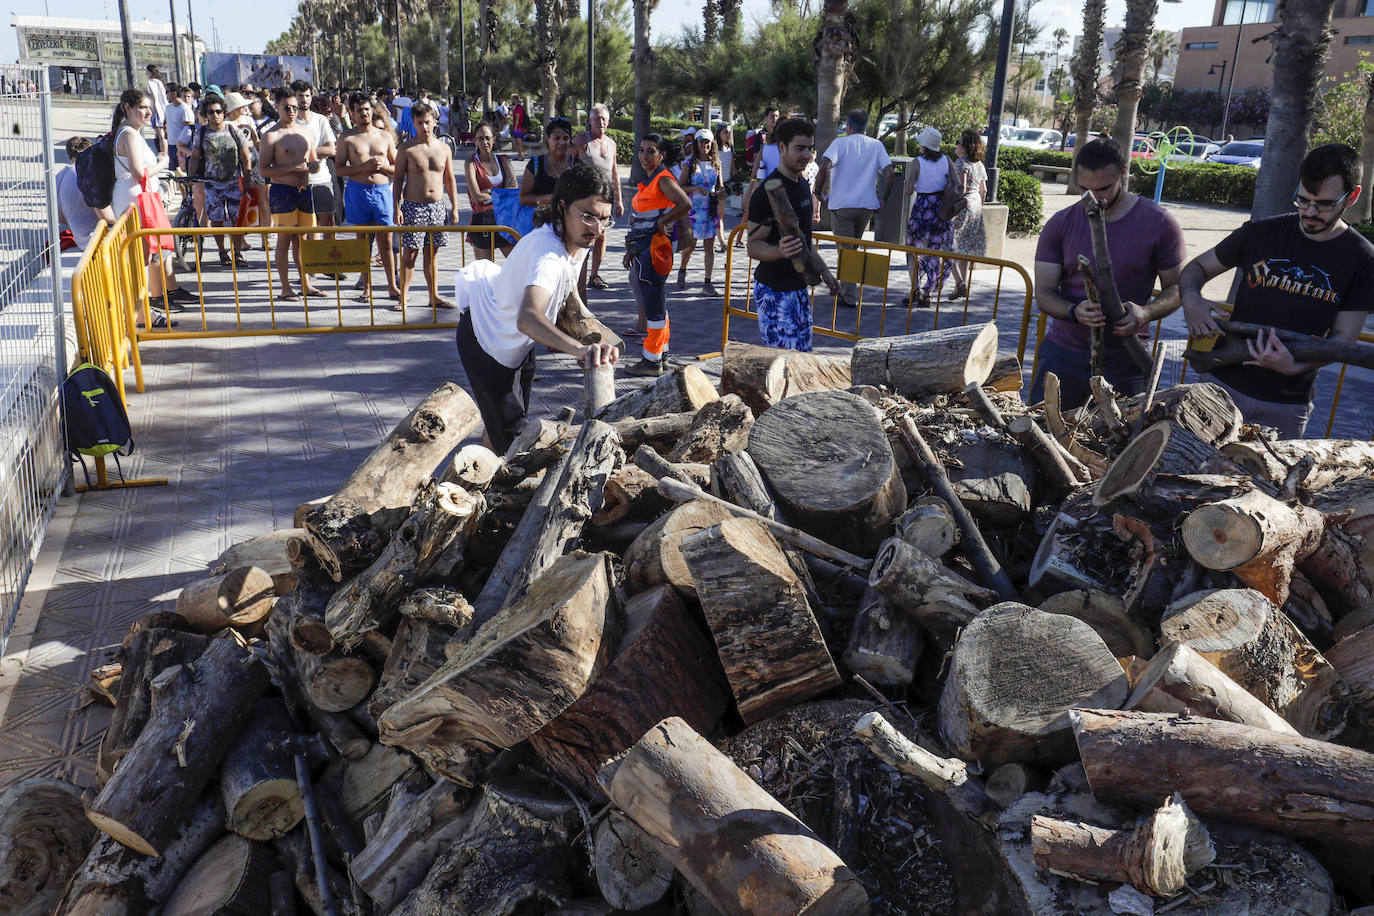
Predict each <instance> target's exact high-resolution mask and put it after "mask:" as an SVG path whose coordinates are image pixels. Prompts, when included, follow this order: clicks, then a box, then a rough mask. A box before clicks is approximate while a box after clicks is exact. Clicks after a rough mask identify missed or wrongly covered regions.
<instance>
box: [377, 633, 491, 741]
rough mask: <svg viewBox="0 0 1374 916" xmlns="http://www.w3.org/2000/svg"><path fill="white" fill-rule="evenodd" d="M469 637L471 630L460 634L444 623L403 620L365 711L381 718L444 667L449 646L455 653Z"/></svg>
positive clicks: (447, 657) (447, 658) (460, 649)
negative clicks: (388, 709)
mask: <svg viewBox="0 0 1374 916" xmlns="http://www.w3.org/2000/svg"><path fill="white" fill-rule="evenodd" d="M470 638H471V633H470V632H467V633H463V634H459V631H457V630H455V629H453V628H452V627H449V626H446V625H444V624H440V623H434V622H433V621H429V620H420V619H411V618H406V619H403V620H402V621H401V623H400V625H399V626H397V627H396V638H395V639H393V640H392V641H391V652H390V654H388V655H387V657H386V661H385V662H384V663H383V664H382V673H381V676H380V677H379V678H378V679H377V689H376V690H374V691H373V692H372V696H371V697H370V698H369V699H368V710H369V711H370V712H371V713H372V715H373V716H375V717H378V718H380V717H381V715H382V713H384V712H386V710H387V707H389V706H391V705H392V704H393V703H399V702H400V701H401V700H402V699H404V698H405V697H406V696H407V695H408V694H409V693H410V692H411V691H412V690H415V689H416V688H417V687H419V686H420V685H421V684H423V683H424V682H425V681H426V680H428V679H429V677H430V675H432V674H434V672H435V671H438V670H439V669H440V668H442V667H443V666H444V664H445V663H446V662H447V661H448V660H449V657H450V656H449V654H448V649H449V647H452V650H453V653H454V654H457V653H458V652H461V651H462V647H463V646H464V645H465V644H466V643H467V641H468V639H470Z"/></svg>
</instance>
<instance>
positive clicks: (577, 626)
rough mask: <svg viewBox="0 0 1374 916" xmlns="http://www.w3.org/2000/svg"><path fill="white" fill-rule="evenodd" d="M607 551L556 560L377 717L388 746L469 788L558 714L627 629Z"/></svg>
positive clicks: (578, 693) (601, 665)
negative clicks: (418, 756)
mask: <svg viewBox="0 0 1374 916" xmlns="http://www.w3.org/2000/svg"><path fill="white" fill-rule="evenodd" d="M623 623H624V619H623V611H622V609H621V607H620V603H619V600H618V599H617V597H616V595H615V580H614V576H613V573H612V570H611V557H610V555H609V554H591V555H587V554H580V555H579V554H572V555H570V556H566V557H561V558H559V559H558V560H555V561H554V564H553V565H552V566H551V567H550V568H549V569H548V570H547V571H546V572H545V573H544V574H543V575H541V576H540V577H539V578H538V579H536V580H534V583H533V584H532V585H531V587H530V590H529V592H528V594H526V595H525V597H524V598H523V599H521V600H520V601H518V602H516V603H515V604H513V605H511V606H508V607H506V608H504V609H503V610H502V611H501V612H500V614H498V615H497V616H496V617H494V618H492V619H491V620H490V621H488V622H487V623H486V624H485V625H483V626H482V628H481V629H480V630H478V631H477V634H476V636H475V637H474V638H473V639H472V640H471V641H470V642H468V643H467V644H466V645H464V646H463V647H462V650H461V651H460V652H459V653H458V654H457V655H455V656H454V657H453V658H451V659H450V660H449V661H448V662H446V663H445V664H444V665H443V667H441V668H440V669H439V670H437V671H435V672H434V674H433V675H431V676H430V677H429V678H428V679H427V680H426V681H425V682H424V683H423V684H421V685H420V686H419V687H418V688H416V689H415V690H413V691H411V692H410V693H409V694H408V695H407V696H405V697H404V698H403V699H401V700H399V701H397V702H396V703H394V704H393V705H392V706H391V707H390V708H388V709H387V710H386V711H385V712H383V713H382V715H381V716H380V718H379V719H378V722H377V724H378V728H379V729H380V733H381V740H382V742H383V743H384V744H389V745H395V746H400V747H404V748H406V749H407V750H411V751H412V752H419V753H427V754H429V755H431V756H430V757H428V758H427V759H428V760H429V762H430V763H431V765H434V766H435V767H436V770H437V771H438V772H440V773H442V774H443V775H445V776H447V777H449V778H450V779H452V780H454V781H455V782H457V783H459V784H460V785H472V784H473V780H474V779H475V776H476V766H477V763H478V762H479V760H480V759H481V758H483V757H484V756H485V755H487V754H489V753H491V752H494V751H498V750H500V749H502V748H507V747H510V746H511V745H513V744H516V743H517V742H520V741H523V740H525V739H526V738H528V737H529V736H530V735H532V734H534V733H535V732H537V731H538V730H539V729H541V728H543V727H544V726H545V725H547V724H548V723H549V722H551V721H552V720H553V719H554V718H556V717H557V716H558V715H560V714H561V713H563V712H564V711H565V710H566V709H567V708H568V707H569V706H571V705H572V704H573V702H574V701H575V700H576V699H577V698H578V697H580V696H581V695H582V694H583V693H584V692H585V691H586V689H587V686H588V685H589V684H590V683H591V682H592V681H593V680H594V679H595V678H596V677H597V675H599V674H600V673H601V672H602V671H604V670H605V668H606V665H607V664H609V663H610V661H611V659H612V658H614V656H615V651H616V649H617V648H618V645H619V639H620V634H621V631H622V629H623Z"/></svg>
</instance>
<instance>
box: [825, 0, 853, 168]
mask: <svg viewBox="0 0 1374 916" xmlns="http://www.w3.org/2000/svg"><path fill="white" fill-rule="evenodd" d="M815 49H816V149H818V150H820V151H822V152H824V151H825V149H826V148H827V147H828V146H830V141H832V140H834V139H835V129H836V127H838V126H839V123H840V107H841V106H842V105H843V104H844V92H845V88H846V86H847V84H848V82H849V75H850V73H852V72H853V70H854V58H855V56H856V54H857V53H858V49H859V35H858V31H857V29H856V28H855V24H854V15H853V14H852V13H850V12H849V0H825V6H824V7H823V8H822V10H821V28H820V31H819V32H817V33H816V42H815Z"/></svg>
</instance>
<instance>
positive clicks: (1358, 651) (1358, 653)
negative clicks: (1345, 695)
mask: <svg viewBox="0 0 1374 916" xmlns="http://www.w3.org/2000/svg"><path fill="white" fill-rule="evenodd" d="M1325 655H1326V660H1327V661H1328V662H1330V663H1331V667H1333V668H1335V669H1336V671H1337V672H1338V673H1339V674H1340V676H1341V677H1342V678H1344V679H1345V682H1346V683H1347V684H1349V685H1350V693H1351V696H1352V697H1354V700H1355V702H1356V703H1358V704H1360V707H1361V708H1362V709H1363V710H1364V712H1365V715H1367V716H1370V717H1374V626H1370V627H1365V628H1364V629H1363V630H1359V631H1358V632H1355V633H1352V634H1351V635H1350V636H1347V637H1345V638H1344V639H1342V640H1341V641H1340V642H1338V643H1336V644H1335V645H1334V646H1332V647H1331V648H1330V649H1328V650H1326V653H1325Z"/></svg>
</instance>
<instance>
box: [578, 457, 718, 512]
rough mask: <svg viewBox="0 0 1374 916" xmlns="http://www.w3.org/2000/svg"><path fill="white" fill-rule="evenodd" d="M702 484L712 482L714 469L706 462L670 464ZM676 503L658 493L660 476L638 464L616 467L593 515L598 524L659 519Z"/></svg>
mask: <svg viewBox="0 0 1374 916" xmlns="http://www.w3.org/2000/svg"><path fill="white" fill-rule="evenodd" d="M670 467H672V468H673V469H674V470H675V471H677V472H679V473H682V474H685V475H686V476H687V478H688V479H689V480H691V481H692V482H693V483H694V484H696V485H697V486H699V487H705V486H709V485H710V483H711V468H710V465H705V464H677V465H670ZM672 505H673V503H672V501H671V500H668V499H665V498H664V497H663V495H662V494H660V493H659V492H658V478H657V477H655V476H654V475H652V474H650V473H649V472H648V471H645V470H644V469H643V468H640V467H638V466H637V465H633V464H627V465H624V466H622V467H618V468H616V469H615V470H614V471H612V472H611V476H610V477H608V478H607V479H606V494H605V498H604V499H603V500H602V502H601V509H600V510H598V511H597V512H596V514H595V515H593V516H592V517H591V523H592V524H593V525H596V526H598V527H605V526H607V525H614V524H616V523H618V522H627V521H642V520H647V519H652V518H657V517H658V516H659V515H661V514H662V513H663V511H664V510H665V509H667V508H669V507H670V506H672Z"/></svg>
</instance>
